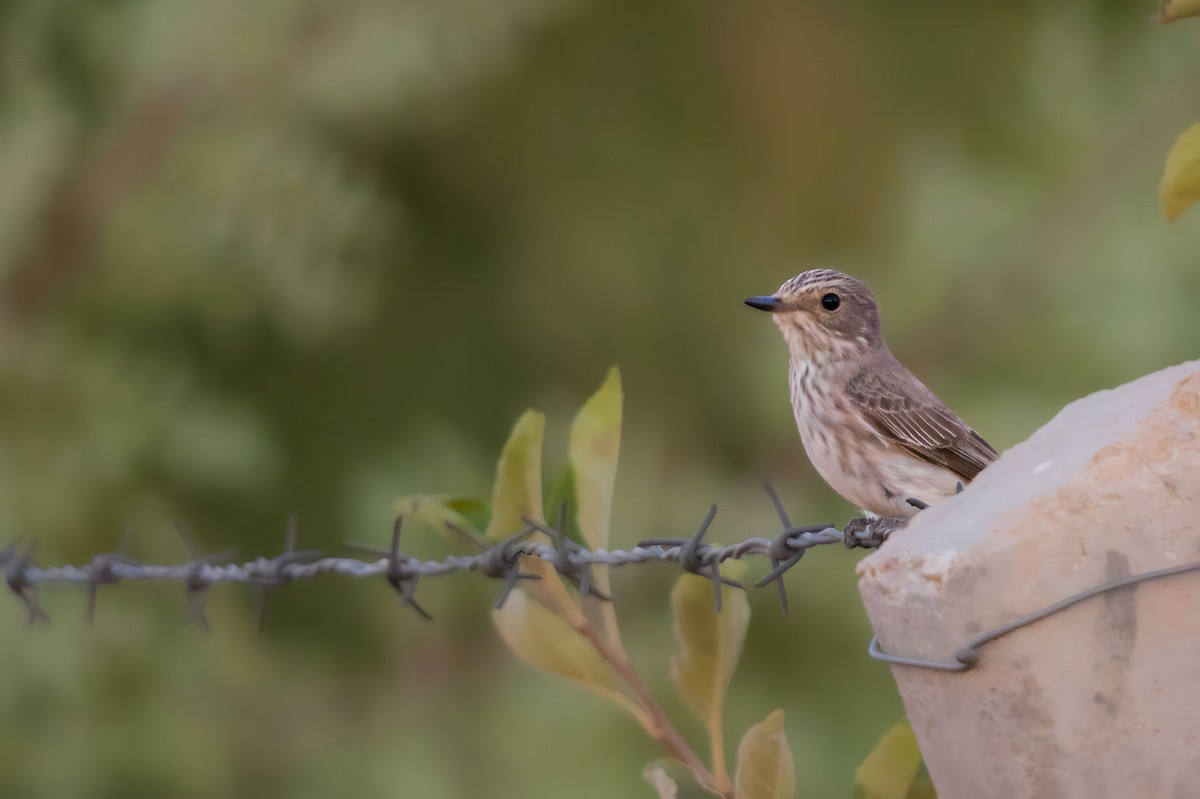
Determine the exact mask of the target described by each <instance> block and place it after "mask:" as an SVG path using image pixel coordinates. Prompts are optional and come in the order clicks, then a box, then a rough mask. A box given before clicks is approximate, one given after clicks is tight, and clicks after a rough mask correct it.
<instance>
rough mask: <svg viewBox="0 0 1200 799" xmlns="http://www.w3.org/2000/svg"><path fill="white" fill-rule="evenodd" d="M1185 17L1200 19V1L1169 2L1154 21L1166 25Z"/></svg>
mask: <svg viewBox="0 0 1200 799" xmlns="http://www.w3.org/2000/svg"><path fill="white" fill-rule="evenodd" d="M1185 17H1200V0H1167V2H1165V3H1163V5H1162V8H1160V9H1159V11H1158V16H1157V17H1155V18H1154V21H1155V22H1162V23H1164V24H1165V23H1168V22H1175V21H1176V20H1180V19H1184V18H1185Z"/></svg>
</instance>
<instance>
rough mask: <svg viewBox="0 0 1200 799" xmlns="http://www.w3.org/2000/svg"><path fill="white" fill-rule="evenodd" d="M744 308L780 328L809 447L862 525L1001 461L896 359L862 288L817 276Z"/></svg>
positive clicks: (951, 490) (897, 514)
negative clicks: (768, 318) (859, 512)
mask: <svg viewBox="0 0 1200 799" xmlns="http://www.w3.org/2000/svg"><path fill="white" fill-rule="evenodd" d="M745 303H746V305H749V306H750V307H752V308H757V309H759V310H762V311H767V312H769V313H770V314H771V316H772V318H773V319H774V321H775V324H776V325H778V326H779V329H780V331H782V333H783V338H784V340H785V342H786V343H787V347H788V355H789V368H788V385H789V388H790V390H791V400H792V410H793V412H794V413H795V417H796V426H797V427H798V428H799V431H800V440H801V442H802V443H803V444H804V450H805V452H806V453H807V454H808V458H809V460H811V461H812V464H813V466H814V467H815V468H816V470H817V473H818V474H820V475H821V477H822V478H823V479H824V480H825V482H826V483H828V484H829V486H830V487H831V488H833V490H834V491H836V492H837V493H838V494H839V495H841V496H842V497H843V498H844V499H846V500H847V501H849V502H851V503H853V504H854V505H856V506H858V508H860V509H861V510H862V512H863V520H864V521H868V522H870V521H875V520H881V519H887V520H891V521H894V522H896V523H898V524H903V523H904V522H906V521H907V520H908V519H909V518H910V517H912V516H913V515H914V514H915V513H917V512H918V510H919V509H921V508H923V507H926V506H928V505H932V504H934V503H936V502H939V501H941V500H943V499H946V498H947V497H950V496H953V495H954V494H956V493H958V492H959V491H961V490H962V487H963V485H965V484H967V483H969V482H971V480H973V479H975V477H976V476H978V474H979V473H980V472H981V471H983V469H985V468H986V467H987V466H988V464H990V463H992V462H993V461H994V460H996V458H997V457H999V456H998V455H997V453H996V450H995V449H994V448H993V447H992V445H991V444H989V443H988V442H987V441H985V440H984V439H983V438H982V437H981V436H980V435H979V434H978V433H976V432H975V431H974V430H973V429H972V428H971V427H970V426H969V425H967V423H966V422H964V421H963V420H962V419H960V418H959V417H958V416H956V415H955V414H954V412H953V411H951V410H950V409H949V408H948V407H946V404H945V403H944V402H942V401H941V400H940V399H938V397H937V395H936V394H934V393H933V392H932V391H930V390H929V389H928V388H927V387H926V386H925V384H924V383H922V382H921V381H920V380H918V379H917V377H916V376H915V375H913V373H912V372H910V371H909V370H908V369H907V368H905V367H904V365H903V364H901V363H900V362H899V361H898V360H896V358H895V356H893V355H892V353H891V350H889V349H888V347H887V344H885V343H884V340H883V335H882V333H881V325H880V318H879V306H878V304H877V303H876V301H875V295H874V294H872V293H871V289H870V288H869V287H868V286H867V284H866V283H864V282H863V281H861V280H858V279H857V278H854V277H851V276H850V275H847V274H844V273H842V272H838V271H836V270H833V269H810V270H808V271H806V272H802V273H800V274H799V275H796V276H795V277H793V278H791V279H790V280H787V281H785V282H784V284H783V285H782V286H780V287H779V290H778V291H777V292H775V293H774V294H772V295H769V296H761V297H750V298H748V299H747V300H745ZM910 500H911V501H910ZM848 540H849V539H848Z"/></svg>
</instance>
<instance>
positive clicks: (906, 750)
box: [854, 721, 921, 799]
mask: <svg viewBox="0 0 1200 799" xmlns="http://www.w3.org/2000/svg"><path fill="white" fill-rule="evenodd" d="M920 766H921V750H920V748H918V747H917V737H916V736H915V735H913V731H912V727H911V726H909V724H908V722H907V721H905V722H902V723H900V724H897V725H896V726H895V727H892V728H891V729H890V730H888V731H887V734H886V735H884V736H883V739H882V740H881V741H880V742H879V745H878V746H876V747H875V751H873V752H871V754H869V755H867V759H866V760H864V761H863V762H862V765H860V766H859V767H858V769H857V770H856V771H855V772H854V796H855V799H905V797H906V796H907V795H908V791H909V787H910V786H911V785H912V784H913V781H914V779H915V778H916V776H917V770H918V769H919V768H920Z"/></svg>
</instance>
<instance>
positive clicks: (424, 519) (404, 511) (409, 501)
mask: <svg viewBox="0 0 1200 799" xmlns="http://www.w3.org/2000/svg"><path fill="white" fill-rule="evenodd" d="M396 514H397V515H398V516H403V517H404V519H405V522H409V523H415V524H419V525H422V526H424V527H426V528H428V529H430V530H433V531H435V532H437V533H438V534H440V535H444V536H447V537H449V538H451V539H452V540H455V541H457V540H459V538H458V536H456V535H455V534H454V533H453V532H452V531H451V530H450V529H449V528H447V526H446V525H447V523H449V524H453V525H455V526H456V527H459V528H461V529H463V530H466V531H467V532H468V533H476V534H481V533H480V528H481V525H482V524H483V522H484V521H485V520H486V519H487V503H486V502H484V501H483V500H481V499H474V498H472V497H460V496H452V495H448V494H447V495H436V494H413V495H411V496H407V497H400V498H399V499H397V500H396Z"/></svg>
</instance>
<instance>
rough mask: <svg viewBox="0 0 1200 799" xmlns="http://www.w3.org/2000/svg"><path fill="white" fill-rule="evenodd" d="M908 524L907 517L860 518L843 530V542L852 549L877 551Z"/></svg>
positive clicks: (850, 522) (853, 520)
mask: <svg viewBox="0 0 1200 799" xmlns="http://www.w3.org/2000/svg"><path fill="white" fill-rule="evenodd" d="M907 523H908V517H907V516H875V515H874V514H872V515H870V516H859V517H858V518H855V519H851V520H850V521H849V522H847V523H846V526H845V527H844V528H842V542H843V543H845V545H846V546H847V547H848V548H850V549H854V548H856V547H862V548H863V549H876V548H878V547H879V545H880V544H882V543H883V542H884V541H886V540H887V539H888V536H889V535H891V534H892V532H893V531H894V530H896V529H897V528H899V527H903V526H904V525H905V524H907Z"/></svg>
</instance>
